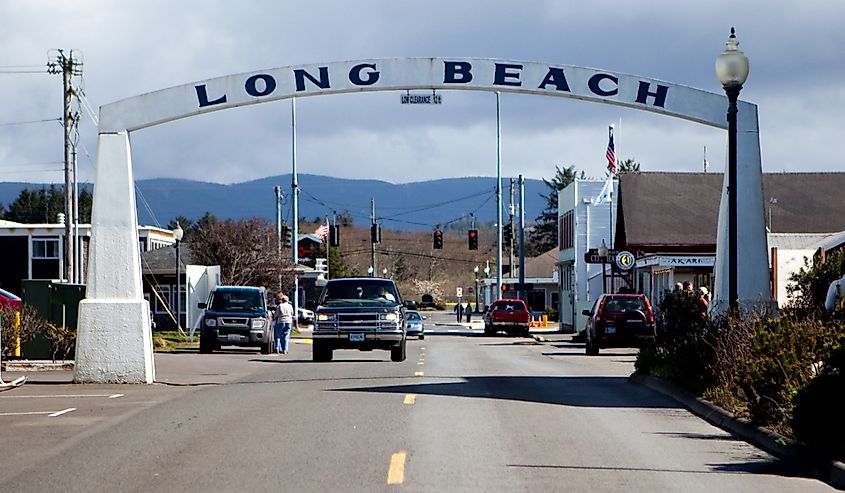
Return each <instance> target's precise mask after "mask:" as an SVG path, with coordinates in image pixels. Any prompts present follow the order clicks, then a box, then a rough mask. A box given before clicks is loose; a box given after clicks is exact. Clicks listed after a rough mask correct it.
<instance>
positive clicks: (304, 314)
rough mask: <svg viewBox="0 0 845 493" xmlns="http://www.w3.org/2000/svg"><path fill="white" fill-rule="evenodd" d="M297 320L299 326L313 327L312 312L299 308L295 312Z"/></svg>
mask: <svg viewBox="0 0 845 493" xmlns="http://www.w3.org/2000/svg"><path fill="white" fill-rule="evenodd" d="M297 320H299V323H300V324H304V325H313V324H314V312H313V311H311V310H309V309H307V308H300V309H299V310H297Z"/></svg>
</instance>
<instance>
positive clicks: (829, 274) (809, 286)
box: [786, 250, 845, 319]
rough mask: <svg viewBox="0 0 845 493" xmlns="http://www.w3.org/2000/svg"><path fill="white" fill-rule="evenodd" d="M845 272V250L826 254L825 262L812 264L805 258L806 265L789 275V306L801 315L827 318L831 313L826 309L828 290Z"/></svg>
mask: <svg viewBox="0 0 845 493" xmlns="http://www.w3.org/2000/svg"><path fill="white" fill-rule="evenodd" d="M843 272H845V251H843V250H836V251H833V252H829V253H828V254H827V255H826V256H825V261H824V262H814V263H813V265H810V263H809V261H808V260H807V259H804V267H803V268H802V269H800V270H799V271H798V272H796V273H795V274H792V275H791V276H789V281H790V282H789V284H788V285H787V286H786V290H787V292H788V293H789V301H790V303H789V305H788V308H789V310H791V311H794V312H795V313H796V314H797V315H800V316H815V317H819V318H822V319H827V318H828V317H829V316H830V314H829V313H828V312H827V311H826V310H825V308H824V303H825V300H826V299H827V290H828V288H829V287H830V283H831V282H833V281H835V280H836V279H839V278H840V277H842V273H843Z"/></svg>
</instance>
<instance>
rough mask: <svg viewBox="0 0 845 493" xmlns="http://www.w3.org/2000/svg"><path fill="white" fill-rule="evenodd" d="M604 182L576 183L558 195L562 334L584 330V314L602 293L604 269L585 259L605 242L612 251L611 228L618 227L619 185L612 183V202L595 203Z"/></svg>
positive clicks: (578, 181)
mask: <svg viewBox="0 0 845 493" xmlns="http://www.w3.org/2000/svg"><path fill="white" fill-rule="evenodd" d="M605 182H606V181H605V180H575V181H574V182H572V183H571V184H570V185H569V186H568V187H566V188H564V189H563V190H561V191H560V192H558V245H559V251H558V279H559V283H558V289H559V291H560V330H561V331H563V332H573V331H574V332H577V331H580V330H582V329H583V328H584V324H585V323H586V317H584V316H583V315H581V311H582V310H587V309H590V308H591V307H592V305H593V303H594V302H595V300H596V298H597V297H598V296H599V295H601V294H602V293H603V289H602V284H603V282H604V276H603V275H602V265H601V264H588V263H587V262H586V261H585V259H584V255H585V254H586V253H587V252H588V251H589V250H590V249H598V248H599V247H600V246H601V244H602V241H604V243H605V245H606V246H607V248H608V249H612V248H613V244H614V241H615V238H613V235H614V231H613V228H612V227H611V226H612V225H614V224H615V223H616V214H617V211H616V209H617V208H616V196H617V193H616V192H617V186H618V182H616V181H614V182H613V193H612V195H611V199H610V200H609V201H604V202H603V203H596V204H594V203H593V202H594V200H595V199H596V198H597V197H598V196H599V195H600V193H601V191H602V188H603V187H604V185H605ZM608 268H609V267H608Z"/></svg>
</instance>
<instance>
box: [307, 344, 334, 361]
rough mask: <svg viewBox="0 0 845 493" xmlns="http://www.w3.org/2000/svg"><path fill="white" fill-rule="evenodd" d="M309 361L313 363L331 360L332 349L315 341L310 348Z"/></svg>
mask: <svg viewBox="0 0 845 493" xmlns="http://www.w3.org/2000/svg"><path fill="white" fill-rule="evenodd" d="M311 359H312V360H313V361H321V362H324V361H331V360H332V348H330V347H328V346H326V345H325V344H319V343H317V341H314V343H313V344H312V347H311Z"/></svg>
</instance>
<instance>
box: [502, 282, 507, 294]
mask: <svg viewBox="0 0 845 493" xmlns="http://www.w3.org/2000/svg"><path fill="white" fill-rule="evenodd" d="M507 290H508V285H507V284H502V292H503V293H504V292H505V291H507Z"/></svg>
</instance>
